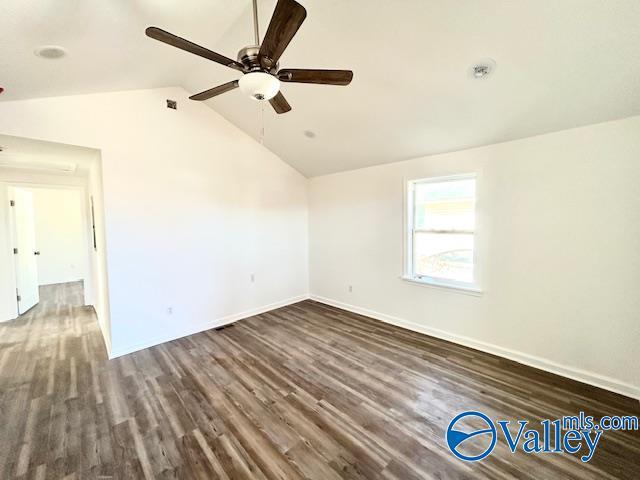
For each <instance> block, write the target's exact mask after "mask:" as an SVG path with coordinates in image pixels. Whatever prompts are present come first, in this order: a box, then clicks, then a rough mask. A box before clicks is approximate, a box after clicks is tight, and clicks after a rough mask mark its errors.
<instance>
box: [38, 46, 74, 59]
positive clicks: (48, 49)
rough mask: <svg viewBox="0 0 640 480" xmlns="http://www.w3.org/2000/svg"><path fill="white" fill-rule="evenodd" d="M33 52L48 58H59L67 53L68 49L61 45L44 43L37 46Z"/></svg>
mask: <svg viewBox="0 0 640 480" xmlns="http://www.w3.org/2000/svg"><path fill="white" fill-rule="evenodd" d="M33 53H34V54H35V55H36V56H37V57H41V58H46V59H48V60H58V59H59V58H62V57H64V56H65V55H66V54H67V50H66V49H64V48H62V47H61V46H59V45H42V46H40V47H38V48H36V49H35V50H34V51H33Z"/></svg>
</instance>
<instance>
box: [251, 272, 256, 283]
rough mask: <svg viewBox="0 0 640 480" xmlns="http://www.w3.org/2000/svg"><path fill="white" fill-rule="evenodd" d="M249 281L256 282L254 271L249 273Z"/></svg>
mask: <svg viewBox="0 0 640 480" xmlns="http://www.w3.org/2000/svg"><path fill="white" fill-rule="evenodd" d="M251 283H256V275H255V273H252V274H251Z"/></svg>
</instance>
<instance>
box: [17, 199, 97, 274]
mask: <svg viewBox="0 0 640 480" xmlns="http://www.w3.org/2000/svg"><path fill="white" fill-rule="evenodd" d="M29 191H30V192H32V194H33V206H34V214H35V229H36V249H37V250H38V251H39V252H40V255H39V256H38V280H39V282H40V285H49V284H52V283H64V282H74V281H78V280H84V279H85V277H86V275H87V257H88V255H87V252H88V249H87V238H86V231H85V223H84V221H85V216H84V212H83V204H82V202H83V201H84V196H83V195H82V191H81V190H77V189H61V188H58V189H51V188H31V189H29Z"/></svg>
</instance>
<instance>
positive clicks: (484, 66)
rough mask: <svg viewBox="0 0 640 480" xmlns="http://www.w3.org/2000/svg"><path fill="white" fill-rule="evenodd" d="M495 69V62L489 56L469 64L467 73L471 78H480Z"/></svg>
mask: <svg viewBox="0 0 640 480" xmlns="http://www.w3.org/2000/svg"><path fill="white" fill-rule="evenodd" d="M495 69H496V62H495V60H493V59H491V58H485V59H483V60H481V61H479V62H478V63H476V64H474V65H472V66H471V68H470V69H469V73H470V75H471V78H475V79H481V78H486V77H488V76H489V75H491V74H492V73H493V72H494V70H495Z"/></svg>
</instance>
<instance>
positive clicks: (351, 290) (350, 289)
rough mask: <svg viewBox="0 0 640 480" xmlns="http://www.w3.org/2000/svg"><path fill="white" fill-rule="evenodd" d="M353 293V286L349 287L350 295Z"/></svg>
mask: <svg viewBox="0 0 640 480" xmlns="http://www.w3.org/2000/svg"><path fill="white" fill-rule="evenodd" d="M352 292H353V285H349V293H352Z"/></svg>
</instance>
